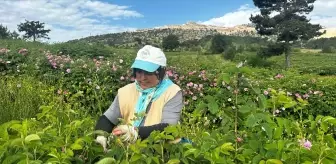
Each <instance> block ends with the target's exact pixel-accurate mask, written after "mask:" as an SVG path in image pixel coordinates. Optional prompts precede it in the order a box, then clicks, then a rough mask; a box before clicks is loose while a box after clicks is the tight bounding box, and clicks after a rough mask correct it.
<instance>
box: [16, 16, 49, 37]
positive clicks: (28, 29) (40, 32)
mask: <svg viewBox="0 0 336 164" xmlns="http://www.w3.org/2000/svg"><path fill="white" fill-rule="evenodd" d="M18 30H19V32H25V34H24V35H23V38H33V41H34V42H35V40H36V39H37V38H46V39H50V38H49V37H48V35H47V33H49V32H50V29H44V23H41V22H39V21H28V20H26V22H24V23H20V24H19V25H18Z"/></svg>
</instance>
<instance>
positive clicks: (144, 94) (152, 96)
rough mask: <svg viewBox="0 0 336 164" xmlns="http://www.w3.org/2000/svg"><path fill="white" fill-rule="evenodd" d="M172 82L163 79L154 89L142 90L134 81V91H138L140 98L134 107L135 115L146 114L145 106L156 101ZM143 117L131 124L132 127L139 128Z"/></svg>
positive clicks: (166, 78)
mask: <svg viewBox="0 0 336 164" xmlns="http://www.w3.org/2000/svg"><path fill="white" fill-rule="evenodd" d="M172 84H173V82H172V81H171V80H170V79H169V78H168V77H165V78H164V79H163V80H162V81H161V82H160V83H159V84H158V85H157V86H156V87H152V88H147V89H142V88H141V87H140V85H139V83H138V82H137V81H136V80H135V85H136V89H137V90H138V91H139V93H140V96H139V99H138V101H137V103H136V106H135V113H137V114H140V113H143V112H146V109H147V106H148V104H149V103H150V102H151V101H155V100H156V99H158V98H159V97H160V96H161V95H162V93H164V92H165V91H166V90H167V89H168V87H169V86H170V85H172ZM142 120H143V117H140V118H138V119H136V120H134V122H133V126H135V127H139V126H140V124H141V122H142Z"/></svg>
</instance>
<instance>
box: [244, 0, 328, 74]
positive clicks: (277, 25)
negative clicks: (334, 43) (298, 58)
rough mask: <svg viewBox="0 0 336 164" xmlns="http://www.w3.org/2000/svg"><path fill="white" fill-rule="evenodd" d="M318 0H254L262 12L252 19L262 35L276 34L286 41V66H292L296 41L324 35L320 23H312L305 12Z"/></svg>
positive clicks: (277, 39) (311, 8) (311, 9)
mask: <svg viewBox="0 0 336 164" xmlns="http://www.w3.org/2000/svg"><path fill="white" fill-rule="evenodd" d="M315 1H316V0H253V2H254V5H255V6H256V7H258V8H259V9H260V14H257V15H256V16H253V15H251V17H250V20H251V22H252V23H253V24H254V25H255V29H256V31H257V32H258V34H260V35H265V36H275V38H276V42H278V43H284V45H285V46H284V53H285V57H286V67H287V68H288V67H290V48H291V43H293V42H295V41H302V40H309V39H311V38H314V37H317V36H320V35H322V34H323V33H325V31H324V32H321V29H322V27H321V26H320V25H319V24H311V23H310V20H308V19H307V17H306V16H305V14H309V13H310V12H312V11H313V9H314V6H313V3H314V2H315Z"/></svg>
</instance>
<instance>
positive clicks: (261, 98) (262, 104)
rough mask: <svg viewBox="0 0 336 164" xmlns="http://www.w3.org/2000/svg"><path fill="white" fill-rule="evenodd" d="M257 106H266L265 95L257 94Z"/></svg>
mask: <svg viewBox="0 0 336 164" xmlns="http://www.w3.org/2000/svg"><path fill="white" fill-rule="evenodd" d="M258 97H259V106H260V108H261V109H265V108H266V107H267V99H266V97H265V95H263V94H259V96H258Z"/></svg>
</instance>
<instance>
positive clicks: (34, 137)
mask: <svg viewBox="0 0 336 164" xmlns="http://www.w3.org/2000/svg"><path fill="white" fill-rule="evenodd" d="M39 140H41V138H40V136H38V135H37V134H31V135H29V136H27V137H26V138H25V142H26V143H29V142H31V141H39Z"/></svg>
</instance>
